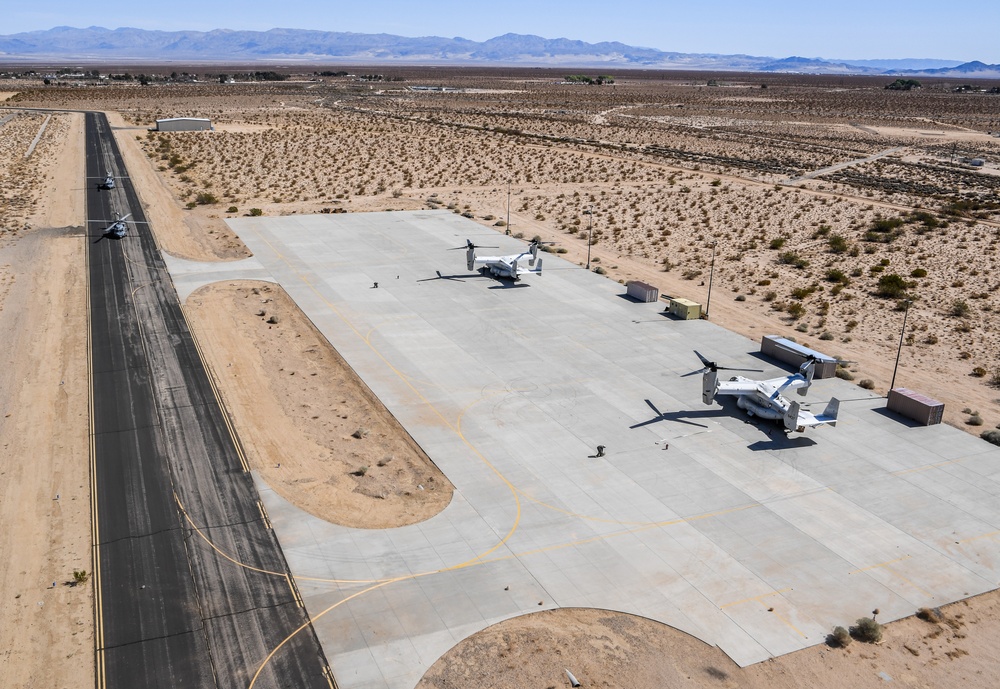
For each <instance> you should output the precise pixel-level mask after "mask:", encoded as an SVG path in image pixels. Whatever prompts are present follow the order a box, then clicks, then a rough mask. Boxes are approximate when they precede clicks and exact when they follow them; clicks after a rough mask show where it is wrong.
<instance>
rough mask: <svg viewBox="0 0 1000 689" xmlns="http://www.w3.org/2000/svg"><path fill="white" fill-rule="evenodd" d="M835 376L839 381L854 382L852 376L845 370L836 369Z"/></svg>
mask: <svg viewBox="0 0 1000 689" xmlns="http://www.w3.org/2000/svg"><path fill="white" fill-rule="evenodd" d="M836 376H837V377H838V378H840V379H841V380H854V374H853V373H851V372H850V371H848V370H847V369H846V368H838V369H837V371H836Z"/></svg>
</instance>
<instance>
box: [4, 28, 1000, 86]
mask: <svg viewBox="0 0 1000 689" xmlns="http://www.w3.org/2000/svg"><path fill="white" fill-rule="evenodd" d="M45 60H73V61H75V62H80V63H96V62H110V61H118V62H136V63H140V62H146V63H152V62H165V61H167V62H181V61H188V62H192V61H195V62H229V63H233V62H239V63H243V62H246V63H255V62H256V63H269V64H282V63H284V64H296V63H298V64H324V63H344V64H346V63H352V64H400V65H403V64H407V65H417V64H419V65H434V64H438V65H458V66H461V65H481V66H485V65H509V66H544V67H591V68H595V67H596V68H608V69H610V68H619V69H624V68H631V69H672V70H680V69H684V70H714V71H739V72H765V73H809V74H872V75H875V74H893V75H897V74H906V75H926V76H937V77H946V76H957V77H968V78H1000V65H987V64H984V63H982V62H969V63H964V64H959V63H958V62H957V61H949V60H936V59H909V60H856V61H851V60H824V59H821V58H805V57H787V58H781V59H776V58H773V57H758V56H753V55H739V54H737V55H724V54H716V53H678V52H666V51H662V50H657V49H655V48H642V47H636V46H630V45H625V44H624V43H618V42H601V43H586V42H584V41H575V40H571V39H567V38H555V39H549V38H542V37H540V36H530V35H522V34H512V33H509V34H505V35H503V36H497V37H496V38H491V39H489V40H486V41H471V40H468V39H465V38H442V37H439V36H425V37H417V38H413V37H406V36H394V35H391V34H360V33H347V32H333V31H311V30H304V29H271V30H270V31H234V30H229V29H216V30H214V31H148V30H145V29H134V28H119V29H106V28H103V27H99V26H92V27H89V28H85V29H78V28H73V27H67V26H60V27H56V28H54V29H48V30H45V31H30V32H25V33H18V34H11V35H6V36H0V61H4V62H8V63H10V62H22V63H26V62H39V61H45Z"/></svg>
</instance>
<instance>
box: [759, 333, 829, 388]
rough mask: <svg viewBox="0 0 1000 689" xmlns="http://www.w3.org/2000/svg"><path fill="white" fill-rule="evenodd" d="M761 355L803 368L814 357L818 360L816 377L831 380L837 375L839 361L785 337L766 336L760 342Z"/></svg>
mask: <svg viewBox="0 0 1000 689" xmlns="http://www.w3.org/2000/svg"><path fill="white" fill-rule="evenodd" d="M760 353H761V354H766V355H767V356H770V357H774V358H775V359H777V360H778V361H784V362H785V363H786V364H792V365H793V366H801V365H802V364H804V363H805V362H806V359H808V358H810V357H812V358H813V359H815V360H816V369H815V371H816V373H815V376H814V377H816V378H830V377H832V376H835V375H837V360H836V359H834V358H833V357H832V356H828V355H826V354H823V353H822V352H817V351H816V350H815V349H809V348H808V347H804V346H802V345H800V344H799V343H798V342H792V341H791V340H788V339H786V338H784V337H778V336H777V335H765V336H764V337H762V338H761V340H760Z"/></svg>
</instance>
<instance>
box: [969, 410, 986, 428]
mask: <svg viewBox="0 0 1000 689" xmlns="http://www.w3.org/2000/svg"><path fill="white" fill-rule="evenodd" d="M965 423H966V424H968V425H969V426H982V425H983V417H981V416H980V415H979V412H976V413H975V414H973V415H972V416H970V417H969V418H968V419H966V420H965Z"/></svg>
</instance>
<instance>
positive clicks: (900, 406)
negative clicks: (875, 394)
mask: <svg viewBox="0 0 1000 689" xmlns="http://www.w3.org/2000/svg"><path fill="white" fill-rule="evenodd" d="M886 408H887V409H889V410H890V411H894V412H896V413H897V414H902V415H903V416H905V417H906V418H908V419H913V420H914V421H916V422H918V423H922V424H923V425H925V426H933V425H934V424H938V423H941V418H942V417H943V416H944V403H943V402H938V401H937V400H936V399H933V398H931V397H928V396H927V395H921V394H920V393H919V392H914V391H913V390H908V389H906V388H893V389H892V390H890V391H889V402H888V404H887V405H886Z"/></svg>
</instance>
